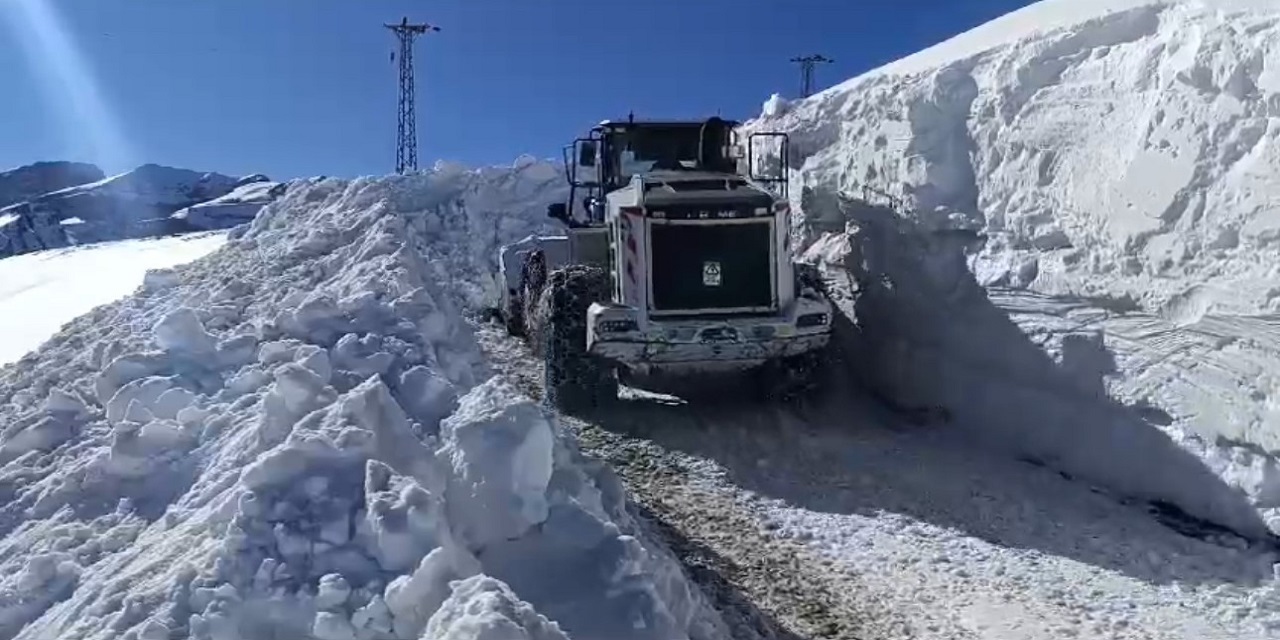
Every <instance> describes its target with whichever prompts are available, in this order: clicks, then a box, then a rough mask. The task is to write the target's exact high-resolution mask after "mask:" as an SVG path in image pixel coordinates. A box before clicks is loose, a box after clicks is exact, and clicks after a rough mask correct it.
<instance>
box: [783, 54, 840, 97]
mask: <svg viewBox="0 0 1280 640" xmlns="http://www.w3.org/2000/svg"><path fill="white" fill-rule="evenodd" d="M791 61H792V62H795V63H798V64H799V65H800V97H801V98H808V97H809V96H811V95H813V69H814V67H816V66H817V65H818V64H820V63H826V62H835V60H832V59H831V58H828V57H826V56H823V55H822V54H817V53H815V54H813V55H811V56H804V57H802V58H792V59H791Z"/></svg>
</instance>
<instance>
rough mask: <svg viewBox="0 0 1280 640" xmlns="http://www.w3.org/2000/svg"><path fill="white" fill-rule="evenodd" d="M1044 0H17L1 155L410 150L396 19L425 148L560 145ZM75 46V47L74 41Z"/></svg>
mask: <svg viewBox="0 0 1280 640" xmlns="http://www.w3.org/2000/svg"><path fill="white" fill-rule="evenodd" d="M1028 3H1029V2H1028V0H856V1H855V0H649V1H648V2H628V1H625V0H431V1H429V2H428V1H426V0H416V1H410V0H180V1H177V0H0V86H3V87H4V88H5V90H4V93H5V94H7V95H6V97H4V98H3V99H0V168H6V167H14V166H17V165H21V164H26V163H29V162H33V161H36V160H51V159H70V160H81V161H89V162H97V163H99V164H100V165H102V166H103V168H104V169H105V170H107V171H108V173H111V172H114V171H119V170H124V169H127V168H129V167H130V166H132V165H136V164H140V163H142V162H155V163H159V164H166V165H171V166H179V167H186V168H191V169H198V170H203V171H220V172H223V173H230V174H247V173H259V172H260V173H266V174H268V175H271V176H272V177H275V178H293V177H300V176H310V175H321V174H325V175H342V176H351V175H368V174H382V173H389V172H391V170H392V169H393V168H394V160H395V155H394V151H395V149H394V139H395V108H396V104H395V100H396V71H395V67H394V66H393V64H392V63H391V61H390V59H389V56H390V53H391V51H392V49H393V48H394V46H395V42H394V37H393V36H392V35H391V34H390V33H389V32H388V31H386V30H385V29H383V28H382V27H381V24H382V23H384V22H398V21H399V19H400V17H401V16H404V15H408V16H410V18H411V19H413V20H422V21H427V22H430V23H433V24H437V25H439V26H440V27H441V28H442V29H443V31H441V32H440V33H435V34H430V35H427V36H424V37H423V38H421V39H419V42H418V45H417V48H416V62H417V68H418V74H417V82H418V133H419V164H420V165H421V166H429V165H430V163H431V162H433V161H434V160H435V159H437V158H447V159H451V160H459V161H463V162H466V163H470V164H506V163H509V162H510V161H511V160H512V159H513V158H515V157H516V156H518V155H520V154H521V153H533V154H535V155H538V156H543V157H552V156H558V154H559V149H560V147H561V146H562V145H563V144H565V143H567V142H568V141H570V140H572V139H573V138H574V137H575V136H576V135H578V134H579V133H581V132H582V131H584V130H585V129H586V128H588V127H589V126H590V125H591V124H593V123H595V122H597V121H599V120H602V119H605V118H610V117H621V116H625V115H626V113H627V112H628V111H630V110H635V112H636V113H637V115H639V116H654V117H658V116H662V117H704V116H707V115H713V114H715V113H716V112H720V113H721V114H722V115H724V116H726V117H734V118H745V117H750V116H751V115H754V114H756V113H758V111H759V108H760V104H761V103H762V102H763V101H764V99H765V98H767V97H768V96H769V94H770V93H773V92H781V93H783V94H784V95H787V96H793V95H795V94H796V93H797V91H798V89H799V87H798V85H799V71H798V70H797V69H796V68H795V66H794V65H793V64H791V63H789V62H788V60H789V59H790V58H792V57H794V56H797V55H805V54H808V53H822V54H824V55H827V56H829V57H831V58H834V59H835V60H836V62H835V63H834V64H828V65H823V66H822V67H820V68H819V70H818V78H817V79H818V85H819V87H824V86H828V85H830V84H834V83H836V82H839V81H842V80H844V79H846V78H849V77H852V76H855V75H857V74H859V73H861V72H862V71H865V70H868V69H871V68H874V67H875V66H878V65H880V64H882V63H885V62H888V61H891V60H894V59H896V58H899V57H902V56H903V55H906V54H908V53H911V52H913V51H916V50H919V49H921V48H924V47H926V46H929V45H931V44H933V43H936V42H938V41H941V40H944V39H946V38H947V37H950V36H951V35H954V34H956V33H959V32H961V31H964V30H967V29H969V28H971V27H973V26H976V25H978V24H981V23H982V22H985V21H987V20H989V19H991V18H994V17H996V16H999V15H1001V14H1004V13H1007V12H1009V11H1011V10H1013V9H1016V8H1018V7H1020V6H1023V5H1025V4H1028ZM68 52H70V54H69V53H68Z"/></svg>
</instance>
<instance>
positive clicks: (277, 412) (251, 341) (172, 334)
mask: <svg viewBox="0 0 1280 640" xmlns="http://www.w3.org/2000/svg"><path fill="white" fill-rule="evenodd" d="M562 184H563V182H562V179H561V177H560V176H559V174H558V171H556V170H555V169H554V168H552V167H550V166H548V165H545V164H540V163H535V162H532V161H525V160H522V161H521V162H520V163H518V165H517V166H516V167H514V168H506V169H496V168H495V169H489V170H483V171H466V170H463V169H461V168H458V167H451V166H441V167H437V169H436V170H435V171H430V172H426V173H425V174H424V175H420V176H410V177H394V178H389V179H385V180H371V179H361V180H355V181H349V182H347V181H340V180H335V179H330V180H318V181H303V182H295V183H291V184H290V187H289V189H288V192H287V194H286V195H284V196H283V197H282V198H281V199H280V200H278V201H276V202H274V203H272V204H270V205H268V206H267V207H266V208H265V209H264V210H263V212H262V213H261V214H260V215H258V216H257V217H256V218H255V219H254V221H253V222H252V223H251V224H249V225H247V226H242V227H239V228H237V229H236V230H235V231H233V232H232V233H231V234H230V235H231V239H230V240H229V241H228V243H227V245H226V246H225V247H223V248H222V249H220V250H218V251H216V252H214V253H213V254H211V255H209V256H207V257H205V258H203V259H200V260H197V261H195V262H193V263H191V264H188V265H185V266H180V267H176V268H174V269H172V270H159V271H152V272H150V273H149V274H148V275H147V277H146V278H145V283H144V286H143V288H142V290H141V291H140V292H139V293H137V294H136V295H134V296H131V297H129V298H127V299H125V300H122V301H120V302H117V303H113V304H109V305H105V306H102V307H99V308H97V309H95V310H94V311H92V312H91V313H89V314H88V315H86V316H84V317H81V318H78V319H76V320H74V321H72V322H71V323H69V324H68V325H67V326H66V327H65V328H64V329H63V330H62V331H60V332H59V333H58V334H57V335H56V336H54V337H53V338H52V339H51V340H50V341H49V342H48V343H47V344H45V345H44V346H43V347H42V348H41V349H40V350H39V351H38V352H37V353H36V354H34V355H33V356H32V357H30V358H28V359H26V360H24V366H22V367H10V368H7V369H0V425H3V432H2V433H0V498H3V499H0V637H4V638H49V639H52V638H59V639H72V638H102V639H106V638H121V637H126V638H139V639H143V638H146V639H150V638H168V637H183V638H187V637H190V638H197V639H213V638H217V639H219V640H223V639H230V638H255V639H256V638H268V637H281V638H283V637H288V638H299V639H306V638H316V639H323V640H330V639H335V640H336V639H353V638H355V639H360V640H365V639H370V640H371V639H374V638H395V639H406V640H412V639H416V638H433V639H435V638H457V639H466V638H488V637H503V638H538V639H554V638H561V637H564V635H563V634H567V635H569V636H571V637H576V638H606V637H607V638H635V639H646V638H649V639H654V640H657V639H660V638H661V639H670V638H719V637H725V636H724V631H723V624H722V623H721V622H720V620H719V618H718V617H717V615H716V614H715V613H713V612H711V611H710V610H709V609H708V608H707V607H706V606H705V605H703V604H702V599H701V596H700V595H698V593H697V591H696V590H695V589H693V588H692V587H691V586H690V585H689V584H688V583H687V582H686V581H685V579H684V577H683V574H682V572H681V570H680V568H679V565H678V564H677V563H676V562H675V560H674V558H673V557H672V556H671V555H670V553H669V552H667V551H666V550H665V549H664V548H663V547H662V546H661V545H660V544H659V543H657V542H656V541H655V540H653V539H651V538H650V537H649V536H648V535H647V534H645V533H644V532H643V531H641V530H639V529H638V528H637V526H636V523H635V522H634V521H633V520H632V516H631V515H630V514H629V512H628V511H627V507H626V504H625V502H624V499H625V494H624V492H623V490H622V488H621V486H620V485H619V483H618V482H617V480H616V478H614V476H613V475H612V474H611V473H610V472H608V471H607V470H605V469H604V468H602V467H600V466H599V465H598V464H594V463H589V462H587V461H586V460H584V459H583V458H582V457H581V456H580V455H579V454H577V453H576V451H575V448H574V445H573V444H572V442H570V441H568V440H566V439H565V436H564V435H563V434H561V433H560V431H559V427H558V425H557V423H556V421H555V420H553V419H551V418H550V417H549V416H548V415H546V414H545V413H544V412H543V411H542V410H541V409H540V408H539V407H538V406H537V405H535V404H534V403H533V402H532V401H531V400H529V399H528V398H526V397H523V396H522V395H521V394H520V393H519V392H517V391H516V390H515V389H514V388H513V387H511V386H510V385H509V384H508V383H506V382H504V381H503V379H501V378H499V377H494V376H493V373H494V372H493V371H491V370H490V368H489V366H488V365H486V364H485V363H484V362H483V361H482V359H481V357H480V353H479V351H478V348H477V345H476V342H475V339H474V337H473V336H472V335H471V333H470V329H469V325H468V324H467V323H466V322H465V321H464V320H463V319H462V317H461V316H460V315H459V314H460V313H461V312H462V311H463V310H464V309H465V305H466V299H467V296H468V295H481V292H483V290H484V289H485V288H486V287H487V286H489V285H487V284H485V283H481V282H477V281H476V280H477V279H478V277H479V275H480V274H481V272H482V271H487V270H488V269H489V268H490V267H488V266H486V264H491V260H492V258H491V256H492V249H493V248H494V245H495V244H496V243H497V242H499V241H504V240H510V239H512V238H513V237H516V236H518V235H521V234H523V233H527V232H528V231H529V230H530V229H532V228H534V227H535V226H536V225H537V224H539V223H540V222H539V221H538V219H537V218H534V217H532V216H528V215H527V213H528V212H531V211H537V209H539V208H540V206H541V205H545V203H546V201H547V200H549V199H550V198H555V197H560V195H561V194H560V193H559V190H560V189H561V185H562ZM512 205H514V206H513V208H512V209H505V208H504V207H507V206H512ZM513 214H514V215H513ZM557 628H558V629H557ZM485 630H488V631H487V633H494V634H496V633H500V634H501V635H500V636H494V635H486V631H485Z"/></svg>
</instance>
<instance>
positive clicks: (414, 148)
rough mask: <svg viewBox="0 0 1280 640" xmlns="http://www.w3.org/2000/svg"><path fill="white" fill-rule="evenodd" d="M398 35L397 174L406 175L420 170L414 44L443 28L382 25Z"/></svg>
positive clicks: (404, 23)
mask: <svg viewBox="0 0 1280 640" xmlns="http://www.w3.org/2000/svg"><path fill="white" fill-rule="evenodd" d="M382 26H384V27H386V28H388V29H390V30H391V32H392V33H394V34H396V38H397V39H399V41H400V107H399V113H398V114H397V115H398V118H397V122H396V173H399V174H404V173H407V172H409V171H417V170H418V125H417V122H416V121H415V118H414V113H415V111H414V95H413V41H414V38H417V37H418V36H420V35H422V34H424V33H427V32H429V31H439V30H440V27H436V26H432V25H429V24H426V23H422V24H409V18H408V17H405V18H404V19H403V20H401V21H400V24H385V25H382ZM395 60H396V52H394V51H392V52H391V61H392V62H395Z"/></svg>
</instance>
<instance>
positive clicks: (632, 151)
mask: <svg viewBox="0 0 1280 640" xmlns="http://www.w3.org/2000/svg"><path fill="white" fill-rule="evenodd" d="M701 135H702V127H701V126H670V127H643V128H641V127H637V128H634V129H629V130H621V131H617V132H613V133H610V134H608V136H607V138H606V140H607V147H606V148H607V149H608V153H607V158H606V162H608V163H609V164H611V165H612V167H611V168H612V169H614V171H611V172H610V173H611V174H612V175H614V176H617V182H619V183H622V182H626V181H628V180H630V179H631V177H632V176H634V175H635V174H637V173H643V172H647V171H663V170H667V171H688V170H694V169H710V170H714V168H713V167H714V166H715V165H717V164H718V163H719V161H720V158H718V157H716V158H707V159H706V160H708V161H709V164H711V165H712V166H711V167H706V166H699V164H698V148H699V145H700V144H701Z"/></svg>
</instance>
